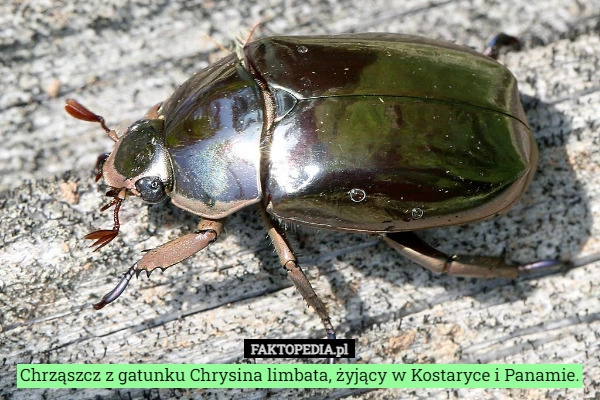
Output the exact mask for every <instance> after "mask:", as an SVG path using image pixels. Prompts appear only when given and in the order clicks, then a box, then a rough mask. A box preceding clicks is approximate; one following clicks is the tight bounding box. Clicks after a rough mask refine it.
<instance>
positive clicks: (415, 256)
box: [383, 232, 563, 279]
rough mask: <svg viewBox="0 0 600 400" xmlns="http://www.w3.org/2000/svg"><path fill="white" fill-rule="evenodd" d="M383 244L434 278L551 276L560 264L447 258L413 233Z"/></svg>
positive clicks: (391, 236) (389, 237) (398, 235)
mask: <svg viewBox="0 0 600 400" xmlns="http://www.w3.org/2000/svg"><path fill="white" fill-rule="evenodd" d="M383 240H384V241H385V242H386V243H387V244H389V245H390V246H391V247H393V248H394V249H396V250H397V251H398V252H399V253H400V254H402V255H403V256H405V257H407V258H409V259H411V260H412V261H414V262H416V263H417V264H419V265H421V266H423V267H425V268H427V269H428V270H430V271H432V272H435V273H438V274H443V273H446V274H450V275H457V276H466V277H476V278H506V279H516V278H517V277H519V275H521V273H523V272H532V271H537V270H543V271H548V272H553V269H554V268H556V267H562V266H563V264H562V263H561V262H559V261H555V260H543V261H537V262H534V263H531V264H524V265H510V264H507V263H506V261H505V260H504V258H503V257H489V256H468V255H453V256H449V255H447V254H445V253H442V252H441V251H439V250H437V249H435V248H433V247H431V246H430V245H429V244H427V243H425V242H424V241H423V240H421V239H420V238H419V237H418V236H417V235H415V234H414V233H413V232H396V233H389V234H387V235H385V236H383Z"/></svg>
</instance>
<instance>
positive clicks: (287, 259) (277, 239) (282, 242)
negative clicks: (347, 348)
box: [260, 207, 335, 362]
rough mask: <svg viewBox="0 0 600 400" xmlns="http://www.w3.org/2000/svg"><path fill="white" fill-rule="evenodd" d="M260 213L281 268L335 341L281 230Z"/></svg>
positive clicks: (325, 314)
mask: <svg viewBox="0 0 600 400" xmlns="http://www.w3.org/2000/svg"><path fill="white" fill-rule="evenodd" d="M260 211H261V216H262V218H263V220H264V222H265V225H266V227H267V232H268V234H269V237H270V238H271V241H272V242H273V246H275V251H276V252H277V255H278V256H279V261H280V262H281V265H282V266H283V268H285V270H286V271H287V276H288V278H290V280H291V281H292V282H293V283H294V286H296V289H297V290H298V291H299V292H300V294H301V295H302V297H303V298H304V300H305V301H306V303H308V305H309V306H310V307H312V308H313V309H314V310H315V311H316V312H317V314H318V315H319V317H320V318H321V321H323V325H324V326H325V331H326V332H327V339H335V331H334V329H333V325H332V324H331V319H330V318H329V312H328V311H327V307H325V304H324V303H323V302H322V301H321V299H320V298H319V296H317V293H315V290H314V289H313V287H312V285H311V284H310V282H309V281H308V278H307V277H306V275H304V272H303V271H302V269H301V268H300V265H298V261H297V260H296V256H295V255H294V253H293V252H292V250H291V248H290V246H289V245H288V243H287V240H286V239H285V235H284V233H283V230H282V229H281V227H279V226H278V225H276V224H275V222H274V221H272V220H271V218H270V217H269V216H268V215H267V213H266V211H265V210H264V209H263V208H262V207H261V209H260ZM331 361H332V360H330V362H331Z"/></svg>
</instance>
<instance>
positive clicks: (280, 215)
mask: <svg viewBox="0 0 600 400" xmlns="http://www.w3.org/2000/svg"><path fill="white" fill-rule="evenodd" d="M490 54H492V52H490ZM66 109H67V111H68V112H69V113H70V114H71V115H73V116H74V117H76V118H79V119H83V120H86V121H93V122H99V123H100V124H101V125H102V127H103V128H104V129H105V130H106V132H107V133H108V135H109V137H111V138H112V139H113V140H114V141H115V142H116V143H115V146H114V149H113V151H112V152H111V153H110V155H109V156H108V157H107V158H100V159H99V162H98V169H99V172H98V176H97V179H99V178H100V177H104V180H105V182H106V183H107V185H108V186H110V187H111V190H110V191H109V192H108V193H107V195H108V196H110V197H112V198H113V200H112V201H111V203H109V204H107V205H106V206H104V207H103V208H102V210H105V209H107V208H109V207H111V206H113V205H114V206H115V210H114V219H115V224H114V227H113V229H110V230H100V231H95V232H92V233H90V234H88V235H87V236H86V238H88V239H94V240H95V243H94V244H93V245H92V246H96V250H97V249H99V248H101V247H103V246H105V245H106V244H107V243H109V242H110V241H111V240H112V239H113V238H114V237H116V235H117V233H118V231H119V219H118V212H119V208H120V206H121V203H122V201H123V200H124V199H125V197H126V196H127V195H129V194H133V195H138V196H140V197H142V199H144V200H145V201H147V202H149V203H157V202H160V201H162V200H164V199H165V198H166V197H167V196H169V197H170V198H171V202H172V203H173V204H174V205H176V206H177V207H180V208H182V209H184V210H186V211H189V212H191V213H193V214H196V215H199V216H200V217H202V219H201V221H200V223H199V225H198V229H197V231H195V232H193V233H188V234H185V235H183V236H181V237H179V238H177V239H175V240H172V241H170V242H168V243H166V244H163V245H162V246H159V247H157V248H155V249H153V250H150V251H148V252H147V253H146V254H145V255H144V256H143V257H142V258H141V259H140V260H139V261H138V262H137V263H135V264H134V265H133V266H132V267H131V268H129V270H128V271H127V272H126V273H125V275H124V276H123V278H122V279H121V281H120V282H119V284H118V285H117V286H116V287H115V289H113V290H112V291H111V292H109V293H108V294H106V295H105V296H104V297H103V298H102V299H101V301H100V302H99V303H97V304H96V305H94V308H95V309H100V308H102V307H104V306H105V305H107V304H108V303H110V302H112V301H114V300H115V299H116V298H117V297H119V295H120V294H121V293H122V292H123V291H124V290H125V288H126V287H127V284H128V283H129V281H130V280H131V278H132V277H133V276H134V275H136V276H137V275H138V274H139V273H140V272H141V271H146V272H147V273H150V271H152V270H154V269H155V268H161V269H164V268H167V267H169V266H171V265H174V264H177V263H179V262H181V261H182V260H184V259H186V258H188V257H190V256H191V255H193V254H194V253H196V252H198V251H200V250H202V249H204V248H205V247H207V246H208V245H209V244H210V243H212V242H213V241H214V240H216V239H217V238H218V236H219V235H220V234H221V232H222V230H223V224H224V223H225V220H226V218H227V216H229V215H230V214H232V213H234V212H235V211H237V210H239V209H241V208H244V207H246V206H249V205H251V204H254V203H258V204H259V209H260V213H261V216H262V218H263V220H264V222H265V225H266V228H267V231H268V234H269V236H270V237H271V240H272V241H273V245H274V246H275V249H276V251H277V254H278V256H279V260H280V262H281V265H282V266H283V267H284V268H285V270H286V271H287V274H288V277H289V278H290V279H291V280H292V282H293V283H294V285H295V286H296V288H297V289H298V291H299V292H300V294H301V295H302V297H303V298H304V299H305V300H306V302H307V303H308V304H309V306H311V307H312V308H314V309H315V311H316V312H317V314H318V315H319V317H320V318H321V320H322V321H323V324H324V326H325V329H326V331H327V337H328V338H335V332H334V329H333V326H332V324H331V321H330V318H329V314H328V312H327V309H326V307H325V304H323V302H322V301H321V300H320V299H319V297H318V296H317V294H316V293H315V291H314V290H313V288H312V286H311V285H310V283H309V281H308V279H307V278H306V276H305V275H304V273H303V272H302V269H301V268H300V266H299V265H298V262H297V260H296V257H295V256H294V253H293V251H292V249H291V248H290V246H289V244H288V240H287V239H286V237H285V232H284V230H283V228H282V224H281V222H284V223H294V224H300V225H308V226H313V227H317V228H320V229H331V230H338V231H350V232H365V233H371V234H377V235H379V236H380V237H381V238H382V239H383V240H384V241H385V242H387V243H388V244H389V245H391V246H392V247H393V248H394V249H396V250H397V251H398V252H400V253H401V254H403V255H404V256H406V257H408V258H410V259H411V260H413V261H415V262H416V263H418V264H421V265H422V266H424V267H426V268H428V269H430V270H431V271H433V272H436V273H449V274H453V275H461V276H476V277H504V278H516V277H517V276H518V275H519V273H520V272H521V271H524V270H532V269H536V268H538V267H544V268H545V267H549V266H553V265H556V264H557V262H554V261H539V262H536V263H532V264H527V265H520V266H512V265H509V264H507V263H506V262H505V261H504V259H503V258H502V257H484V256H456V255H454V256H449V255H447V254H444V253H442V252H440V251H438V250H436V249H434V248H433V247H431V246H429V245H428V244H426V243H424V242H423V241H422V240H420V239H419V238H418V237H417V236H416V235H415V234H414V233H413V231H416V230H419V229H427V228H435V227H442V226H449V225H459V224H465V223H467V222H473V221H479V220H483V219H487V218H492V217H496V216H498V215H500V214H502V213H505V212H506V211H508V210H509V209H510V208H511V207H512V206H513V205H514V204H515V202H516V201H517V200H518V199H519V198H520V196H521V195H522V194H523V192H524V191H525V189H526V188H527V186H528V184H529V182H530V181H531V179H532V176H533V173H534V170H535V168H536V163H537V159H538V151H537V147H536V144H535V142H534V139H533V136H532V134H531V131H530V129H529V127H528V125H527V122H526V118H525V114H524V112H523V108H522V106H521V103H520V100H519V93H518V89H517V82H516V79H515V78H514V76H513V75H512V74H511V73H510V72H509V71H508V70H507V69H506V68H505V67H504V66H502V65H501V64H499V63H497V62H496V61H494V60H493V59H492V58H490V57H488V56H486V55H482V54H480V53H478V52H476V51H474V50H471V49H468V48H465V47H461V46H458V45H454V44H451V43H446V42H440V41H434V40H430V39H425V38H421V37H415V36H407V35H399V34H356V35H342V36H307V37H301V36H298V37H267V38H264V39H260V40H256V41H253V42H249V43H247V44H245V45H244V47H243V49H242V51H241V54H240V55H237V54H230V55H229V56H227V57H225V58H223V59H222V60H221V61H219V62H217V63H215V64H213V65H211V66H209V67H208V68H206V69H205V70H203V71H201V72H198V73H196V74H195V75H194V76H192V77H191V78H190V79H189V80H188V81H187V82H185V83H184V84H183V85H181V86H180V87H179V88H178V89H177V90H176V91H175V93H174V94H173V95H172V96H171V97H170V98H169V99H167V100H166V101H165V102H163V103H161V104H158V105H156V106H155V107H153V108H152V109H151V110H150V111H149V112H148V113H147V115H146V116H145V118H144V119H141V120H139V121H137V122H135V123H134V124H133V125H131V126H130V127H129V128H128V129H127V130H126V132H125V133H124V135H123V136H121V137H118V136H117V134H116V133H115V132H114V131H112V130H110V129H109V128H107V127H106V125H105V123H104V119H103V118H102V117H100V116H99V115H96V114H94V113H92V112H91V111H89V110H88V109H86V108H85V107H83V106H82V105H81V104H79V103H77V102H76V101H75V100H68V101H67V105H66Z"/></svg>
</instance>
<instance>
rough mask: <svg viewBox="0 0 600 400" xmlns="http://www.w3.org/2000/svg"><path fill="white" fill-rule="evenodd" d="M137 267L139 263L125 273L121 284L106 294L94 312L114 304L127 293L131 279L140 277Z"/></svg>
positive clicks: (95, 305)
mask: <svg viewBox="0 0 600 400" xmlns="http://www.w3.org/2000/svg"><path fill="white" fill-rule="evenodd" d="M136 266H137V263H135V264H133V265H132V266H131V267H130V268H129V269H128V270H127V272H125V274H124V275H123V277H122V278H121V280H120V281H119V283H117V286H115V288H114V289H113V290H111V291H110V292H108V293H106V294H105V295H104V296H103V297H102V299H101V300H100V301H99V302H98V303H96V304H94V310H99V309H101V308H102V307H104V306H105V305H107V304H109V303H112V302H113V301H115V300H116V299H117V298H118V297H119V296H120V295H121V294H122V293H123V292H124V291H125V289H126V288H127V285H128V284H129V281H130V280H131V278H133V276H134V275H136V276H137V275H138V273H137V271H136Z"/></svg>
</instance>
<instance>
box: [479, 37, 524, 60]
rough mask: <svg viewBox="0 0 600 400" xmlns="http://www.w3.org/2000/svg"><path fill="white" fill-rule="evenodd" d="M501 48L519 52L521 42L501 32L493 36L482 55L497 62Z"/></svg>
mask: <svg viewBox="0 0 600 400" xmlns="http://www.w3.org/2000/svg"><path fill="white" fill-rule="evenodd" d="M503 46H510V47H512V48H513V49H514V50H517V51H519V50H521V42H520V41H519V39H517V38H516V37H514V36H510V35H507V34H506V33H502V32H501V33H499V34H497V35H496V36H494V38H493V39H492V40H491V41H490V43H489V44H488V46H487V47H486V48H485V50H483V54H485V55H486V56H488V57H490V58H493V59H494V60H497V59H498V56H499V55H500V48H501V47H503Z"/></svg>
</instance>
